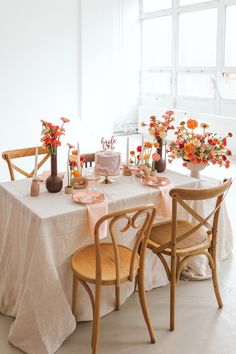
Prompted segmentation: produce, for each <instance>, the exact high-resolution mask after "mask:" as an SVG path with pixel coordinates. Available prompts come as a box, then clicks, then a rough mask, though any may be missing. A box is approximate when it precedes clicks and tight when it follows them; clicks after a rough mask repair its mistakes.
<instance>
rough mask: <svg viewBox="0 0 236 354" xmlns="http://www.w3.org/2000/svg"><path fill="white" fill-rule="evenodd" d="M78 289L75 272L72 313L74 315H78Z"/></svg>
mask: <svg viewBox="0 0 236 354" xmlns="http://www.w3.org/2000/svg"><path fill="white" fill-rule="evenodd" d="M77 289H78V280H77V278H76V276H75V274H73V290H72V313H73V315H74V317H76V304H77Z"/></svg>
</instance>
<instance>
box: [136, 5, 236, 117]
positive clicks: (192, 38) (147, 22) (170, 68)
mask: <svg viewBox="0 0 236 354" xmlns="http://www.w3.org/2000/svg"><path fill="white" fill-rule="evenodd" d="M140 4H141V6H140V8H141V33H142V36H141V51H142V60H141V62H142V65H141V73H140V102H141V104H145V103H147V104H149V105H150V104H153V105H157V104H160V103H159V102H164V101H165V102H167V104H168V105H169V106H171V107H178V108H179V109H182V110H185V105H186V106H187V105H188V106H191V102H192V106H194V107H195V109H196V107H197V106H198V107H199V111H200V109H201V112H202V107H204V109H205V112H208V113H212V114H221V115H224V112H225V115H229V114H230V113H229V112H231V116H236V104H232V103H236V44H235V33H236V0H214V1H213V0H172V1H169V0H164V1H159V0H158V1H156V0H140ZM163 100H164V101H163Z"/></svg>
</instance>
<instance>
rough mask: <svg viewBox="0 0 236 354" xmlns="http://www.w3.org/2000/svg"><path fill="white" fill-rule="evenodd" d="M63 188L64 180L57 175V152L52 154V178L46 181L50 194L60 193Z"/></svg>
mask: <svg viewBox="0 0 236 354" xmlns="http://www.w3.org/2000/svg"><path fill="white" fill-rule="evenodd" d="M62 186H63V181H62V178H61V177H59V176H58V174H57V152H56V153H55V154H51V176H49V177H48V178H47V179H46V188H47V190H48V192H49V193H57V192H60V190H61V189H62Z"/></svg>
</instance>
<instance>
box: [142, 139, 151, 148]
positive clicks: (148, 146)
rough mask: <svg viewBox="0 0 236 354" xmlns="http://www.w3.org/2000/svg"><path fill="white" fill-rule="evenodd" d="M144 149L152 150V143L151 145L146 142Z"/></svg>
mask: <svg viewBox="0 0 236 354" xmlns="http://www.w3.org/2000/svg"><path fill="white" fill-rule="evenodd" d="M144 147H145V148H146V149H151V147H152V143H151V142H150V141H145V142H144Z"/></svg>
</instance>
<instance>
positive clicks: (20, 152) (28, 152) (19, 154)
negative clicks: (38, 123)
mask: <svg viewBox="0 0 236 354" xmlns="http://www.w3.org/2000/svg"><path fill="white" fill-rule="evenodd" d="M35 149H36V148H35V147H32V148H25V149H17V150H8V151H4V152H3V153H2V158H3V159H4V160H5V161H6V162H7V164H8V168H9V173H10V176H11V180H12V181H15V174H14V170H15V171H17V172H19V173H20V174H22V175H23V176H25V177H27V178H29V177H33V175H34V170H33V171H31V172H30V173H28V172H26V171H24V170H22V169H21V168H20V167H18V166H16V165H15V164H14V163H13V162H12V160H13V159H19V158H23V157H27V156H34V155H35ZM38 155H45V156H44V157H43V158H42V160H41V161H40V162H39V163H38V169H39V168H40V167H41V166H42V165H43V164H44V163H45V162H46V161H47V159H48V158H49V156H50V152H49V151H48V150H47V149H45V148H44V147H42V146H40V147H38Z"/></svg>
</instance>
